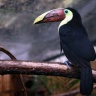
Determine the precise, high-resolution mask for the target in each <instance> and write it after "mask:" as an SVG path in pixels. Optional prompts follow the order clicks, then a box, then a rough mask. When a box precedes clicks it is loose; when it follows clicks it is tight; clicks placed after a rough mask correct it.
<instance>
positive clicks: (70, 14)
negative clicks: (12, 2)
mask: <svg viewBox="0 0 96 96" xmlns="http://www.w3.org/2000/svg"><path fill="white" fill-rule="evenodd" d="M56 21H61V23H60V25H59V27H58V31H59V36H60V46H61V51H62V50H63V52H64V54H65V55H66V57H67V58H68V60H69V62H71V64H72V65H73V66H74V67H76V68H77V67H80V70H81V76H80V93H81V94H82V95H86V96H87V95H90V94H91V93H92V90H93V76H92V69H91V65H90V61H93V60H95V58H96V54H95V50H94V47H93V45H92V43H91V41H90V40H89V37H88V34H87V31H86V29H85V28H84V26H83V24H82V19H81V16H80V14H79V12H78V11H77V10H76V9H74V8H69V7H68V8H58V9H53V10H50V11H48V12H45V13H43V14H41V15H40V16H38V17H37V18H36V19H35V21H34V24H39V23H46V22H56Z"/></svg>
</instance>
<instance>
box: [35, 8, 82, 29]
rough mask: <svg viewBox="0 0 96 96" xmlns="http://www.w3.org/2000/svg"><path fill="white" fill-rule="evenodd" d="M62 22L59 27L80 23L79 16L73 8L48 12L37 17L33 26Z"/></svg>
mask: <svg viewBox="0 0 96 96" xmlns="http://www.w3.org/2000/svg"><path fill="white" fill-rule="evenodd" d="M56 21H62V22H61V23H60V25H59V27H61V26H62V25H65V24H67V23H68V22H73V23H78V22H81V16H80V14H79V13H78V12H77V11H76V10H75V9H73V8H65V9H64V8H58V9H54V10H50V11H48V12H45V13H43V14H41V15H40V16H38V17H37V18H36V19H35V21H34V24H39V23H46V22H56Z"/></svg>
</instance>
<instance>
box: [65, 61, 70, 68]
mask: <svg viewBox="0 0 96 96" xmlns="http://www.w3.org/2000/svg"><path fill="white" fill-rule="evenodd" d="M64 64H65V65H66V66H67V69H69V68H70V65H71V62H70V61H65V62H64Z"/></svg>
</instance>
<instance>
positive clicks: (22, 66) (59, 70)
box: [0, 60, 96, 82]
mask: <svg viewBox="0 0 96 96" xmlns="http://www.w3.org/2000/svg"><path fill="white" fill-rule="evenodd" d="M92 72H93V78H94V82H96V71H95V70H93V71H92ZM0 74H2V75H4V74H34V75H50V76H64V77H68V78H77V79H79V78H80V69H79V68H74V67H70V68H69V69H67V66H66V65H64V64H63V63H56V62H55V63H53V62H30V61H17V60H13V61H12V60H6V61H4V60H0Z"/></svg>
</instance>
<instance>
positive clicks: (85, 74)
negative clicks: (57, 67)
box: [80, 66, 93, 95]
mask: <svg viewBox="0 0 96 96" xmlns="http://www.w3.org/2000/svg"><path fill="white" fill-rule="evenodd" d="M92 90H93V76H92V70H91V67H90V66H88V67H87V68H85V67H83V68H81V81H80V93H81V94H83V95H90V94H91V92H92Z"/></svg>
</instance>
